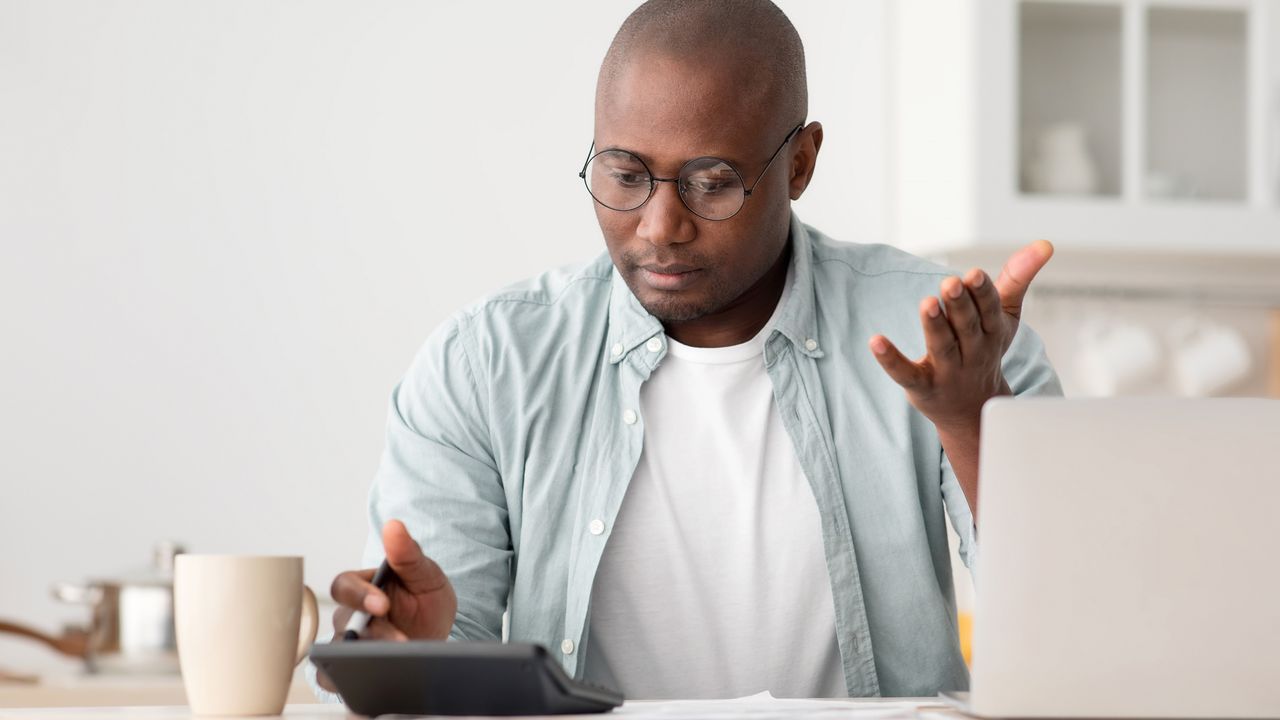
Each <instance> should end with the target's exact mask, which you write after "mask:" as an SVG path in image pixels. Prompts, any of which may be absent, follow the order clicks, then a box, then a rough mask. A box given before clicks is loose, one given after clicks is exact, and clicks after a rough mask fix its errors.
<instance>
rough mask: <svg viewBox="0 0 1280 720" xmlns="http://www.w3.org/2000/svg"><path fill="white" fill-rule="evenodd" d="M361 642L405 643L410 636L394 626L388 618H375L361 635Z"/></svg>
mask: <svg viewBox="0 0 1280 720" xmlns="http://www.w3.org/2000/svg"><path fill="white" fill-rule="evenodd" d="M360 639H361V640H394V641H395V642H405V641H406V640H408V639H409V636H408V635H406V634H405V633H404V631H403V630H401V629H400V628H398V627H396V626H395V625H392V624H391V622H390V621H389V620H387V619H386V618H373V619H372V620H370V621H369V624H368V625H367V626H365V629H364V632H362V633H360Z"/></svg>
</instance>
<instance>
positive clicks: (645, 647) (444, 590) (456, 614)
mask: <svg viewBox="0 0 1280 720" xmlns="http://www.w3.org/2000/svg"><path fill="white" fill-rule="evenodd" d="M806 104H807V90H806V85H805V70H804V54H803V49H802V46H801V43H800V38H799V36H798V35H797V34H796V32H795V29H794V28H793V27H792V25H791V23H790V22H789V21H788V20H787V19H786V17H785V16H784V15H783V14H782V12H781V11H780V10H778V9H777V8H776V7H774V6H773V5H772V4H771V3H769V2H768V1H767V0H751V1H750V2H746V1H740V2H733V3H721V2H699V3H686V2H680V1H679V0H653V1H652V2H649V3H646V4H645V5H643V6H642V7H640V8H639V9H638V10H636V11H635V12H634V13H633V14H632V15H631V16H630V17H629V18H628V19H627V20H626V22H625V23H624V24H623V26H622V28H621V29H620V30H619V32H618V34H617V37H616V38H615V39H614V42H613V44H612V46H611V47H610V49H609V52H608V54H607V56H606V57H605V60H604V63H603V65H602V67H601V71H600V75H599V82H598V85H597V90H596V110H595V136H594V144H593V146H592V151H591V156H590V159H589V160H588V161H587V163H586V165H585V166H584V167H583V169H582V177H583V179H584V181H585V183H586V185H587V188H588V191H589V192H590V194H591V197H592V198H593V201H594V207H595V211H596V215H597V218H598V220H599V223H600V228H601V231H602V233H603V235H604V238H605V244H606V246H607V248H608V253H607V254H606V255H602V256H601V257H600V258H599V259H597V260H596V261H594V262H592V263H589V264H587V265H585V266H583V267H581V268H578V269H576V270H572V271H556V272H551V273H547V274H545V275H542V276H541V277H539V278H537V279H534V280H532V281H530V282H528V283H525V284H522V285H518V286H515V287H513V288H510V289H508V290H506V291H503V292H501V293H498V294H496V295H494V296H492V297H491V298H489V299H487V300H485V301H484V302H481V303H479V304H478V305H476V306H474V307H472V308H469V309H468V310H466V311H464V312H462V313H459V314H458V315H456V316H455V317H454V318H453V319H451V320H450V321H448V322H447V323H445V325H444V326H443V327H441V328H440V329H438V330H437V331H436V332H435V333H434V334H433V335H432V337H431V338H430V339H429V340H428V341H427V343H426V345H425V346H424V348H423V349H422V351H421V352H420V354H419V355H418V357H417V358H416V359H415V361H414V363H413V365H412V367H411V368H410V369H409V371H408V373H407V374H406V375H405V377H404V379H403V381H402V382H401V384H400V385H399V386H398V387H397V388H396V390H395V392H394V394H393V397H392V402H391V409H390V419H389V423H388V430H387V432H388V438H387V449H386V452H385V454H384V457H383V461H382V464H381V467H380V469H379V471H378V475H377V477H376V479H375V482H374V485H373V488H372V491H371V494H370V500H369V502H370V520H371V524H372V528H371V535H370V538H369V544H368V547H367V549H366V555H365V560H366V562H367V565H369V566H373V565H376V564H377V563H378V562H379V561H380V560H381V558H382V557H383V554H384V553H385V556H386V557H387V558H388V559H389V562H390V564H391V566H392V568H393V569H394V570H395V571H396V574H397V575H398V581H397V582H395V583H394V584H393V585H391V586H390V587H389V588H388V589H387V590H386V591H385V592H383V591H380V590H378V589H377V588H375V587H374V586H373V585H371V584H370V582H369V581H370V578H371V576H372V573H373V570H372V569H365V570H361V571H351V572H345V573H342V574H341V575H339V576H338V577H337V578H336V579H335V580H334V582H333V587H332V590H331V592H332V595H333V597H334V599H335V600H336V601H337V602H339V603H340V604H341V605H342V606H343V608H341V609H340V610H339V611H338V612H337V613H335V617H334V624H335V629H339V630H340V628H341V627H342V626H343V625H344V624H345V622H346V620H347V618H348V617H349V616H350V613H351V611H352V609H363V610H366V611H368V612H369V613H371V614H372V615H373V616H374V619H373V621H372V622H371V623H370V625H369V628H368V630H367V632H366V633H365V635H366V636H368V637H373V638H383V639H395V640H404V639H408V638H436V639H443V638H452V639H459V640H496V639H499V638H500V637H501V633H502V624H503V613H504V611H505V612H508V613H509V636H510V639H512V640H519V641H529V642H537V643H541V644H543V645H545V646H547V647H548V648H549V649H550V650H551V651H552V652H553V653H556V654H557V655H558V657H559V658H560V659H561V661H562V662H563V664H564V667H565V668H566V670H568V671H569V672H570V673H571V674H573V675H575V676H577V677H585V678H586V679H588V680H593V681H595V682H598V683H604V684H608V685H612V686H615V687H617V688H619V689H621V690H622V691H623V692H624V693H625V694H626V695H627V696H628V697H633V698H656V697H717V696H720V697H723V696H736V695H745V694H750V693H754V692H758V691H761V690H766V689H767V690H771V691H772V692H773V693H774V694H775V695H779V696H842V695H855V696H857V695H886V696H888V695H915V696H919V695H932V694H934V693H936V692H937V691H939V690H944V689H958V688H963V687H965V686H966V685H967V682H968V676H967V672H966V669H965V666H964V662H963V660H962V658H961V656H960V651H959V647H958V642H957V638H956V625H955V606H954V600H953V592H952V580H951V567H950V563H949V554H948V545H947V535H946V529H945V520H944V512H947V513H949V514H950V517H951V520H952V523H953V525H954V526H955V527H956V528H957V529H958V531H959V532H960V534H961V540H962V548H961V549H962V553H963V554H964V556H965V559H966V562H969V561H971V560H972V557H973V555H974V552H975V550H974V548H975V542H974V537H973V521H972V518H973V516H974V515H976V511H977V507H978V486H977V447H978V433H979V427H978V422H979V416H980V411H981V408H982V405H983V403H984V402H985V401H986V400H988V399H990V398H991V397H993V396H996V395H1004V394H1010V393H1017V394H1034V393H1057V392H1060V391H1059V388H1058V384H1057V380H1056V377H1055V376H1054V373H1053V370H1052V369H1051V368H1050V366H1049V364H1048V362H1047V360H1046V359H1045V356H1044V353H1043V349H1042V346H1041V345H1040V342H1039V340H1038V339H1037V338H1036V337H1035V335H1034V334H1033V333H1031V332H1030V330H1029V329H1027V328H1021V329H1019V322H1018V319H1019V315H1020V312H1021V304H1022V300H1023V296H1024V294H1025V292H1026V289H1027V286H1028V283H1030V282H1031V280H1032V278H1033V277H1034V276H1035V274H1036V273H1037V271H1038V270H1039V269H1040V268H1041V267H1042V266H1043V265H1044V264H1045V262H1047V260H1048V258H1049V256H1050V254H1051V253H1052V248H1051V247H1050V246H1049V245H1048V243H1045V242H1043V241H1042V242H1039V243H1034V244H1032V245H1029V246H1028V247H1027V248H1024V249H1023V250H1022V251H1020V252H1018V253H1016V254H1015V255H1013V257H1012V258H1010V260H1009V262H1008V264H1007V265H1006V266H1005V268H1004V270H1003V272H1002V274H1001V276H1000V277H999V279H997V280H994V281H993V280H992V279H990V278H988V277H987V276H986V275H985V274H984V273H982V272H981V271H980V270H972V271H970V272H969V273H968V274H966V275H965V276H964V277H963V278H957V277H953V276H951V275H949V274H948V273H947V272H946V271H945V270H944V269H942V268H939V267H937V266H934V265H931V264H929V263H926V262H924V261H922V260H919V259H917V258H913V257H911V256H909V255H906V254H905V253H902V252H899V251H896V250H894V249H892V248H888V247H885V246H858V245H848V244H842V243H836V242H834V241H832V240H830V239H828V238H826V237H825V236H823V235H822V234H821V233H819V232H817V231H816V230H814V229H812V228H809V227H807V226H805V225H804V224H802V223H801V222H800V221H799V220H798V219H797V218H796V217H795V216H794V215H793V214H792V213H791V210H790V204H791V201H792V200H795V199H797V198H799V197H800V196H801V194H803V192H804V191H805V188H806V187H807V186H808V184H809V182H810V180H811V179H812V177H813V173H814V169H815V166H816V161H817V157H818V151H819V149H820V148H821V146H822V126H821V125H819V124H818V123H816V122H806V120H805V118H806V112H807V111H806ZM939 289H940V290H941V293H940V296H941V299H940V300H939V298H938V297H935V296H934V293H935V292H937V291H938V290H939ZM922 297H923V298H924V299H923V300H921V298H922ZM882 333H883V334H882ZM1015 334H1016V336H1015ZM889 338H893V340H894V341H896V342H898V343H901V349H900V348H899V347H897V346H895V345H894V344H893V342H891V341H890V339H889ZM908 355H911V356H916V355H920V356H921V359H920V360H918V361H912V360H909V359H908ZM424 553H425V554H424Z"/></svg>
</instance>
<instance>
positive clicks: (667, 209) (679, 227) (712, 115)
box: [593, 54, 799, 322]
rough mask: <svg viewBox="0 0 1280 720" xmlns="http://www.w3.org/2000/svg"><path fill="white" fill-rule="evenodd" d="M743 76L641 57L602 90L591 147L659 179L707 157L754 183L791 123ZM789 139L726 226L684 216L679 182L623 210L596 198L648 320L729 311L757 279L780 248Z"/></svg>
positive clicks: (786, 211)
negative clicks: (629, 158)
mask: <svg viewBox="0 0 1280 720" xmlns="http://www.w3.org/2000/svg"><path fill="white" fill-rule="evenodd" d="M716 64H719V65H725V66H726V67H715V65H716ZM749 78H750V75H749V73H745V72H744V70H743V69H742V68H740V67H738V68H735V67H733V65H732V64H729V63H712V64H710V65H708V64H706V63H694V62H691V61H687V60H686V61H682V60H676V59H672V58H670V57H667V56H664V55H657V54H640V55H638V56H637V57H636V58H635V61H633V62H631V63H630V64H629V65H628V66H627V67H626V68H624V69H623V70H622V72H620V73H619V74H618V75H617V76H616V77H615V78H614V80H613V81H612V82H611V83H610V84H609V86H608V87H605V88H602V89H601V91H600V92H601V93H602V94H601V96H600V97H599V98H597V104H596V135H595V140H596V151H597V152H598V151H600V150H604V149H608V148H620V149H623V150H628V151H630V152H632V153H634V154H635V155H637V156H639V157H640V158H641V159H642V160H643V161H644V163H645V164H646V165H648V167H649V170H650V172H652V173H653V175H654V176H655V177H660V178H673V177H676V175H677V174H678V173H679V172H680V168H681V166H682V165H684V163H685V162H687V161H688V160H691V159H693V158H697V157H702V156H714V157H718V158H721V159H724V160H727V161H729V163H730V164H732V165H733V166H734V167H735V168H736V169H737V170H738V172H739V173H740V174H741V175H742V180H743V183H744V185H745V186H746V187H748V188H750V187H751V184H752V183H753V182H755V181H756V178H757V177H758V176H759V175H760V172H761V171H762V170H764V169H765V164H766V163H767V162H768V160H769V156H770V154H772V153H773V151H774V150H775V149H777V147H778V144H779V143H781V142H782V140H783V138H784V137H785V136H786V134H787V132H788V131H789V130H790V129H791V128H792V127H794V123H795V122H796V121H798V120H799V118H782V117H778V116H779V115H780V113H778V112H776V111H773V110H772V109H771V107H770V106H771V105H776V103H771V102H770V101H769V100H768V99H767V98H765V97H761V93H760V91H759V90H756V91H755V92H754V94H753V93H752V91H751V90H750V88H751V87H752V85H751V83H750V82H749ZM757 87H758V85H757ZM789 123H790V124H789ZM793 144H794V141H793V143H789V144H788V146H787V147H786V148H783V150H782V152H781V153H780V154H779V155H778V157H777V159H775V160H774V161H773V164H772V165H770V166H769V168H768V171H767V172H766V173H765V175H764V177H763V178H761V179H760V181H759V183H758V184H757V185H756V186H755V189H754V190H753V191H752V194H751V195H750V197H748V198H747V199H746V202H745V204H744V205H743V206H742V209H741V210H740V211H739V212H738V213H737V214H736V215H734V216H733V217H731V218H729V219H728V220H706V219H704V218H702V217H699V216H698V215H695V214H694V213H692V212H690V211H689V209H688V208H687V207H685V205H684V203H682V202H681V200H680V197H679V192H678V190H677V189H676V186H675V183H657V188H656V189H655V190H654V192H653V195H652V196H651V197H650V198H649V200H648V202H646V203H645V204H644V205H643V206H641V207H640V208H638V209H635V210H631V211H627V212H619V211H617V210H611V209H609V208H607V207H604V206H602V205H600V204H599V203H593V204H594V205H595V210H596V219H597V220H598V221H599V222H600V230H601V232H602V233H603V234H604V239H605V244H606V245H607V246H608V248H609V254H610V256H611V257H612V259H613V263H614V266H615V267H617V269H618V271H619V272H620V273H621V274H622V277H623V279H624V280H625V281H626V283H627V286H628V287H629V288H631V292H632V293H634V294H635V296H636V298H637V299H639V301H640V304H641V305H643V306H644V308H645V309H646V310H647V311H649V313H651V314H652V315H654V316H655V317H657V318H658V319H659V320H662V321H664V322H686V321H689V320H693V319H696V318H700V317H703V316H705V315H708V314H711V313H715V312H717V311H720V310H723V309H725V308H726V307H728V306H731V305H732V304H733V302H734V301H735V300H737V299H738V298H739V297H740V296H741V295H742V294H743V293H744V292H746V291H747V290H748V289H750V288H751V287H752V286H753V285H755V284H756V283H757V282H758V281H759V280H760V279H761V278H762V277H764V275H765V273H766V272H767V271H768V270H769V269H770V268H771V267H772V266H773V264H774V263H775V261H777V260H778V258H779V256H780V255H781V253H782V251H783V249H784V248H785V247H786V240H787V228H788V224H789V219H790V202H789V201H790V198H789V197H788V192H789V177H790V174H791V170H792V162H791V159H792V158H791V152H789V151H790V150H791V148H792V147H793ZM664 271H665V272H664Z"/></svg>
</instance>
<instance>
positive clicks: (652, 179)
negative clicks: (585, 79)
mask: <svg viewBox="0 0 1280 720" xmlns="http://www.w3.org/2000/svg"><path fill="white" fill-rule="evenodd" d="M804 125H805V124H804V123H803V122H800V123H799V124H797V125H796V126H795V127H793V128H791V131H790V132H788V133H787V136H786V137H785V138H783V139H782V144H781V145H779V146H778V149H777V150H774V151H773V155H770V156H769V161H768V162H766V163H765V164H764V169H763V170H761V171H760V174H759V175H757V176H756V179H755V182H752V183H751V187H747V186H746V184H745V183H744V184H743V186H742V203H741V204H740V205H738V209H737V210H734V211H733V215H729V216H728V217H722V218H709V217H707V216H705V215H703V214H701V213H699V212H698V211H697V210H694V209H693V208H691V207H689V203H687V202H685V200H684V188H683V186H681V184H680V175H681V173H683V172H684V169H685V168H686V167H689V165H690V164H691V163H695V162H698V161H699V160H716V161H718V162H722V163H724V164H725V165H727V166H729V169H730V170H732V171H733V174H734V175H737V176H738V180H742V173H741V172H740V171H739V170H738V168H737V167H736V166H734V164H733V163H731V162H729V161H728V160H725V159H724V158H719V157H716V156H714V155H700V156H698V157H696V158H692V159H690V160H686V161H685V162H684V164H682V165H681V166H680V170H679V172H677V173H676V176H675V177H672V178H660V177H657V176H655V175H654V174H653V171H652V170H650V169H649V164H648V163H646V162H645V161H644V158H642V157H640V156H639V155H637V154H635V153H633V152H631V151H630V150H627V149H625V148H614V147H611V148H605V149H604V150H601V151H600V152H595V149H596V141H595V140H592V141H591V148H590V149H588V150H587V161H586V162H585V163H583V164H582V170H580V171H578V177H580V178H582V184H583V185H585V186H586V188H587V194H588V195H590V196H591V199H592V200H593V201H595V202H597V203H600V206H601V207H605V208H609V209H610V210H612V211H614V212H632V211H634V210H639V209H640V208H642V207H644V206H645V205H646V204H648V202H649V201H650V200H652V199H653V194H654V193H655V192H657V190H658V183H660V182H669V183H676V195H677V196H679V198H680V204H681V205H684V207H685V209H686V210H688V211H689V212H691V213H693V214H694V215H697V216H698V217H700V218H702V219H703V220H707V221H709V222H721V221H723V220H730V219H732V218H734V217H736V216H737V214H738V213H740V212H742V208H744V207H746V205H747V198H749V197H751V193H752V192H753V191H755V189H756V186H757V185H759V184H760V181H761V180H763V179H764V174H765V173H767V172H769V168H770V166H772V165H773V161H774V160H776V159H778V154H779V153H781V152H782V149H783V148H784V147H786V146H787V143H789V142H791V141H792V140H793V139H794V138H795V136H796V135H797V134H798V133H799V132H800V131H801V130H803V129H804ZM607 152H624V153H627V154H628V155H630V156H632V157H634V158H635V159H636V160H639V161H640V165H641V166H643V167H644V172H645V174H646V175H648V176H649V194H648V195H646V196H645V198H644V201H643V202H641V203H640V204H639V205H636V206H635V207H633V208H628V209H626V210H619V209H618V208H615V207H610V206H608V205H605V204H604V203H603V202H600V199H599V198H597V197H596V194H595V193H593V192H591V184H590V183H589V182H587V168H588V167H590V165H591V161H592V160H595V159H596V158H597V157H600V156H601V155H603V154H605V153H607Z"/></svg>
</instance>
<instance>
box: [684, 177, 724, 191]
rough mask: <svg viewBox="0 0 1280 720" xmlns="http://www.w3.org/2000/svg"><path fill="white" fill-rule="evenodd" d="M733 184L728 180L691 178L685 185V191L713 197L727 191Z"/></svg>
mask: <svg viewBox="0 0 1280 720" xmlns="http://www.w3.org/2000/svg"><path fill="white" fill-rule="evenodd" d="M732 185H733V183H732V182H731V181H729V180H717V179H715V178H691V179H690V180H689V182H687V183H685V189H686V190H692V191H693V192H696V193H699V194H702V195H714V194H715V193H719V192H724V191H726V190H728V189H729V188H730V187H731V186H732Z"/></svg>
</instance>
